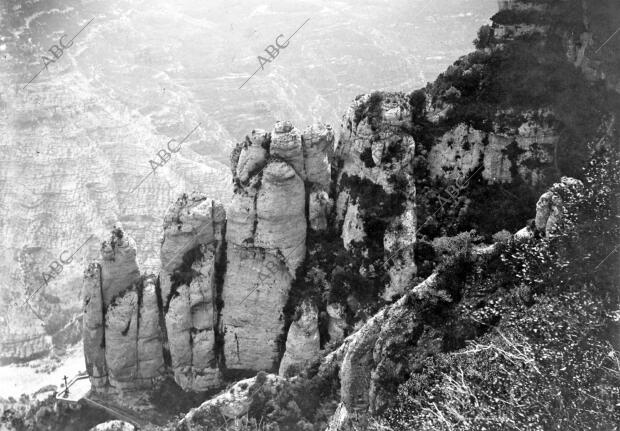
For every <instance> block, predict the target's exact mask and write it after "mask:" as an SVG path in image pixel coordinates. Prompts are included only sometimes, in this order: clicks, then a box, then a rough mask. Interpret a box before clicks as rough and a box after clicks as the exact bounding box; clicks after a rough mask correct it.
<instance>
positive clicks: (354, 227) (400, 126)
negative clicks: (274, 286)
mask: <svg viewBox="0 0 620 431" xmlns="http://www.w3.org/2000/svg"><path fill="white" fill-rule="evenodd" d="M411 118H412V115H411V108H410V105H409V102H408V99H407V98H406V97H405V96H404V95H403V94H401V93H386V92H376V93H373V94H367V95H363V96H359V97H358V98H357V99H356V100H355V102H354V103H353V104H352V105H351V106H350V107H349V109H348V110H347V112H346V113H345V115H344V117H343V121H342V124H343V125H342V131H341V134H340V140H339V142H338V145H337V146H336V149H335V152H334V161H333V162H332V167H333V168H335V169H336V172H337V185H336V196H335V197H334V198H335V202H336V208H335V215H336V220H337V221H340V220H343V225H342V233H341V236H342V241H343V245H344V247H345V248H346V249H350V248H351V245H352V244H353V243H354V242H361V241H363V242H364V246H370V247H373V248H375V249H377V248H379V249H382V250H383V257H384V258H383V261H380V262H376V263H377V265H375V268H374V269H371V268H361V272H369V271H370V272H374V270H376V269H377V268H376V267H381V268H382V270H385V271H386V272H388V273H389V275H390V284H389V285H388V286H387V288H386V291H385V292H384V297H385V298H386V299H390V298H391V297H392V296H393V295H398V294H402V293H403V289H404V286H406V285H407V283H409V281H410V280H411V279H412V278H413V277H414V276H415V273H416V268H415V263H414V259H413V250H414V245H415V231H416V217H415V182H414V177H413V163H412V162H413V158H414V153H415V142H414V141H413V138H412V137H411V135H410V134H409V133H406V132H405V130H407V129H409V128H410V127H412V120H411ZM366 218H369V219H370V218H371V219H377V218H380V219H381V220H384V221H386V222H387V227H386V228H385V229H384V230H383V232H381V233H378V232H377V231H376V230H375V231H373V232H370V231H369V227H368V226H364V220H365V219H366ZM371 234H372V235H371ZM369 237H373V240H372V241H371V242H372V244H371V243H369V242H368V241H369V240H368V238H369ZM379 237H381V238H380V239H379Z"/></svg>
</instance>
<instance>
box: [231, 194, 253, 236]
mask: <svg viewBox="0 0 620 431" xmlns="http://www.w3.org/2000/svg"><path fill="white" fill-rule="evenodd" d="M256 195H257V190H256V188H254V187H248V188H247V189H242V190H240V191H239V193H235V194H234V195H233V198H232V202H231V204H230V207H229V208H228V213H227V219H226V240H227V241H230V242H233V243H234V244H253V243H254V232H255V230H256Z"/></svg>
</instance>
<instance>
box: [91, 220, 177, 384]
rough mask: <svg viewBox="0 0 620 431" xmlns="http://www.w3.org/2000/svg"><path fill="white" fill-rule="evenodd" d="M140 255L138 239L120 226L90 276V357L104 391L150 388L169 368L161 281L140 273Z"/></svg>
mask: <svg viewBox="0 0 620 431" xmlns="http://www.w3.org/2000/svg"><path fill="white" fill-rule="evenodd" d="M135 255H136V250H135V243H134V241H133V239H132V238H131V237H129V236H128V235H127V234H126V233H125V232H124V231H123V230H122V228H121V227H120V225H119V224H117V225H115V228H114V230H113V231H112V237H111V239H110V240H109V241H106V242H104V243H103V245H102V248H101V259H100V260H99V262H94V263H92V264H91V265H90V266H89V267H88V268H87V270H86V271H85V273H84V281H83V284H82V298H83V319H82V325H83V328H82V334H83V342H84V357H85V361H86V369H87V372H88V374H89V376H90V380H91V383H92V385H93V387H94V388H95V389H98V390H103V389H104V388H107V387H108V385H109V386H111V387H112V388H115V389H120V390H122V389H135V388H149V387H151V386H152V385H153V384H154V383H155V382H156V381H157V380H158V379H159V378H160V377H161V375H162V373H163V371H164V369H165V365H164V360H163V351H162V341H163V335H162V332H161V327H160V310H159V306H158V299H157V288H156V281H155V279H154V278H153V277H147V278H144V279H143V278H141V277H140V276H139V274H137V273H136V272H137V266H136V265H135ZM115 271H117V272H115ZM128 283H129V284H128Z"/></svg>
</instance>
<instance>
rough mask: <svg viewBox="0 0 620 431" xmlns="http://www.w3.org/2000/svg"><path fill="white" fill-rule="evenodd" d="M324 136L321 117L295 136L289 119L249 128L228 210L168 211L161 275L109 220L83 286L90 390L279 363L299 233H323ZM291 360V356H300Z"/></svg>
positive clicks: (204, 386)
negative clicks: (144, 265) (140, 264)
mask: <svg viewBox="0 0 620 431" xmlns="http://www.w3.org/2000/svg"><path fill="white" fill-rule="evenodd" d="M333 139H334V136H333V133H332V131H331V128H330V127H329V126H324V125H321V124H316V125H313V126H311V127H308V128H307V129H306V130H305V131H304V132H303V133H302V132H301V131H299V130H298V129H296V128H294V127H293V125H292V124H291V123H289V122H281V123H277V124H276V125H275V127H274V129H273V131H271V132H269V133H268V132H264V131H260V130H255V131H253V132H252V134H251V136H249V137H248V138H247V139H246V141H245V142H244V143H242V144H239V145H238V146H237V148H236V149H235V151H233V159H232V163H231V164H232V167H233V174H234V182H235V194H234V197H233V201H232V204H231V207H230V208H229V210H228V217H227V215H226V211H225V210H224V208H223V206H222V205H221V204H220V203H217V202H215V201H213V200H212V199H209V198H207V197H206V196H204V195H202V194H199V193H193V194H191V195H185V194H184V195H182V196H181V197H180V198H179V199H178V200H177V201H176V202H175V203H173V204H172V205H171V206H170V208H169V209H168V211H167V213H166V215H165V217H164V226H163V228H164V232H163V239H162V244H161V253H160V258H161V272H160V274H159V277H154V276H152V277H150V276H149V277H145V276H140V274H139V271H138V268H137V265H136V262H135V256H136V250H135V243H134V242H133V240H132V239H131V238H130V237H128V236H127V235H126V234H125V233H124V232H123V230H122V227H120V225H119V226H116V227H115V230H114V231H113V236H112V239H111V240H110V241H108V242H105V243H104V244H103V245H102V253H101V255H102V256H101V260H100V261H99V262H98V263H93V264H92V265H90V267H89V268H88V270H87V271H86V273H85V278H84V285H83V297H84V315H85V317H84V345H85V356H86V362H87V367H88V372H89V374H90V376H91V379H92V381H93V385H94V386H95V387H97V388H103V387H106V386H111V387H114V388H118V389H127V388H136V387H145V386H149V385H151V384H152V383H153V382H155V381H156V380H157V378H158V377H159V376H161V375H162V374H163V373H164V372H165V371H166V370H170V371H171V372H172V375H173V376H174V379H175V381H176V382H177V384H178V385H179V386H180V387H181V388H183V389H185V390H189V391H204V390H208V389H212V388H215V387H218V386H219V385H220V384H221V381H222V380H221V378H222V371H224V370H226V369H227V370H241V371H243V370H253V371H258V370H275V369H277V367H278V361H279V357H280V346H279V344H278V342H279V339H280V338H281V337H282V336H285V335H286V334H285V318H284V307H285V305H286V303H287V301H288V299H289V295H288V294H289V291H290V289H291V286H292V283H293V281H294V279H295V277H296V271H297V269H298V268H299V267H300V265H302V263H303V261H304V258H305V255H306V231H307V228H308V227H310V228H311V229H313V230H315V231H322V230H325V229H326V228H327V223H328V217H329V215H330V214H329V213H330V210H331V207H332V204H331V200H330V198H329V195H328V187H329V179H330V164H329V158H330V152H331V150H332V148H333ZM306 168H307V169H306ZM314 311H315V312H314V314H313V315H312V316H313V317H304V318H303V321H304V322H306V320H309V322H310V323H309V324H310V326H312V327H311V328H310V327H308V328H305V329H304V330H305V331H310V332H311V333H312V334H313V335H312V339H313V343H312V345H313V349H312V351H311V352H310V353H309V354H311V355H312V356H316V354H318V350H319V335H318V314H317V313H318V311H317V310H316V309H315V310H314ZM298 324H299V323H298ZM306 326H308V325H306ZM293 332H294V333H296V332H295V331H293ZM293 338H294V339H296V338H297V336H295V337H293ZM292 343H293V344H292V345H295V342H294V341H292ZM291 349H292V350H294V349H293V348H291ZM291 355H293V356H292V359H291V360H292V361H293V362H295V363H297V362H299V361H300V360H301V359H300V358H298V357H297V356H299V355H302V356H303V355H305V356H308V353H302V352H298V353H295V354H293V352H291ZM289 356H290V355H289ZM166 358H168V359H166ZM302 359H303V358H302ZM304 360H305V359H304ZM302 362H303V361H302Z"/></svg>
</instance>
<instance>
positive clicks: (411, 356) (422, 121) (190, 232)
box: [84, 2, 620, 431]
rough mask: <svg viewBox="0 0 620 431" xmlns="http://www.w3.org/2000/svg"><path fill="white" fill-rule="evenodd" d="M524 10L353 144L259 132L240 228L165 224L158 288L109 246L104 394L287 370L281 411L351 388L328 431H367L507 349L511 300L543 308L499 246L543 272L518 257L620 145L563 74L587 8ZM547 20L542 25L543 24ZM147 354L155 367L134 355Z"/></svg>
mask: <svg viewBox="0 0 620 431" xmlns="http://www.w3.org/2000/svg"><path fill="white" fill-rule="evenodd" d="M517 3H519V4H522V6H517V7H515V8H508V9H505V10H508V12H509V13H507V12H503V15H502V14H500V15H498V16H496V17H494V22H495V24H494V26H493V28H492V30H493V31H491V30H489V29H487V32H489V33H485V32H484V31H481V33H480V34H479V40H478V41H477V42H476V44H477V47H478V50H477V51H475V52H474V53H472V54H469V55H467V56H464V57H462V58H461V59H459V60H458V61H457V62H455V63H454V65H453V66H450V67H449V68H448V70H447V71H446V72H444V73H443V74H441V75H440V76H439V77H438V79H437V80H436V81H435V82H433V83H430V84H428V85H427V86H426V87H425V88H423V89H419V90H416V91H413V92H411V93H408V94H404V93H393V92H384V91H376V92H372V93H370V94H366V95H361V96H359V97H358V98H356V99H355V100H354V101H353V103H352V104H351V106H350V107H349V108H348V109H347V111H346V112H345V114H344V116H343V119H342V124H341V128H340V133H339V136H338V137H337V139H336V137H335V135H334V133H333V131H332V129H331V127H329V126H325V125H321V124H317V125H313V126H311V127H308V128H307V129H305V130H303V131H301V130H299V129H297V128H296V127H294V126H293V124H291V123H290V122H286V121H284V122H278V123H276V124H275V126H274V128H273V130H271V131H265V130H254V131H252V133H251V134H250V135H249V136H247V137H246V139H245V140H244V142H242V143H239V144H237V146H236V148H235V149H234V150H233V152H232V156H231V168H232V173H233V185H232V186H233V190H234V195H233V198H232V202H231V204H230V206H229V207H228V208H227V209H226V211H224V208H223V206H222V205H220V204H218V203H217V202H215V201H212V200H210V199H208V198H207V196H205V195H202V194H196V195H192V196H190V197H187V196H183V197H182V198H180V199H179V201H177V203H176V204H175V205H174V206H173V207H172V208H171V209H170V210H169V212H168V213H167V215H166V218H165V220H164V238H163V242H162V248H161V264H162V271H161V273H160V274H159V277H158V279H154V278H145V277H142V276H139V274H137V273H136V271H135V266H134V264H133V263H132V260H131V259H132V257H131V256H132V253H131V250H132V245H131V244H132V243H131V241H130V240H128V239H126V238H125V237H124V236H122V238H124V239H122V241H120V243H119V242H118V241H116V242H115V243H114V244H112V243H111V244H104V247H103V259H104V260H103V262H102V263H101V264H100V265H99V266H94V267H91V269H90V270H89V271H90V272H89V273H87V277H86V279H85V284H84V285H85V291H87V292H91V293H90V294H88V293H87V294H86V298H92V299H89V300H88V301H86V300H85V310H86V311H85V312H86V313H87V314H86V316H85V317H86V318H85V320H84V322H85V323H84V325H85V345H88V346H89V347H88V353H87V364H89V373H90V374H91V376H92V377H93V381H94V382H97V384H98V385H102V384H105V383H106V382H107V383H109V384H110V385H111V386H113V387H121V388H122V387H125V385H133V386H139V382H141V381H142V380H139V379H137V378H135V377H133V376H137V375H138V374H139V372H140V366H141V364H145V365H144V367H145V368H146V369H147V370H148V369H150V370H151V371H154V374H153V373H151V374H149V375H148V376H147V377H145V378H151V379H153V378H154V377H155V378H157V376H158V375H161V374H162V373H163V370H162V368H163V369H167V370H171V371H172V373H173V375H174V379H175V381H176V382H177V384H178V385H179V386H181V387H182V388H183V389H185V390H191V391H203V390H206V389H213V388H216V387H219V386H221V385H222V383H223V382H225V381H227V380H231V379H234V378H236V377H238V376H240V375H245V374H248V375H250V374H254V373H255V372H256V371H259V370H267V371H276V370H277V371H278V373H279V376H275V375H270V376H269V377H268V378H267V380H266V381H267V382H268V383H269V385H267V386H268V387H269V388H270V389H268V390H267V391H268V392H270V393H271V395H273V396H274V397H275V398H278V396H279V394H280V392H287V391H288V389H286V390H284V389H282V387H283V386H284V385H288V384H296V383H295V382H300V381H301V382H304V380H303V379H305V378H308V376H309V375H311V374H313V375H314V377H311V378H317V379H318V382H317V381H316V380H312V383H311V384H309V385H308V386H307V387H304V388H310V389H312V390H313V391H314V390H316V389H317V387H319V388H320V389H321V390H322V389H325V388H324V387H323V386H322V385H326V386H329V385H327V384H326V383H325V382H331V384H333V385H335V386H337V390H336V391H335V392H336V393H337V395H333V391H332V392H329V391H326V392H329V397H328V399H329V400H330V401H333V400H336V401H337V404H338V406H337V409H336V411H335V413H334V415H333V417H332V418H331V420H330V424H329V429H330V430H334V431H335V430H346V429H355V428H356V427H358V428H360V427H361V428H362V429H365V428H366V427H368V425H369V422H368V421H369V420H370V419H371V418H372V417H373V416H377V415H380V414H382V412H385V411H386V410H388V409H389V408H390V407H391V406H392V405H393V401H394V393H395V392H396V390H397V388H398V387H399V385H401V384H402V383H403V382H404V381H406V380H408V379H409V378H411V377H412V376H415V375H417V374H416V373H419V372H421V370H422V369H424V367H425V366H426V363H425V361H426V360H427V358H429V357H431V358H433V357H436V356H438V355H440V354H442V353H446V352H448V353H449V352H453V351H455V350H458V349H462V348H463V347H464V346H465V345H466V343H467V342H469V341H471V340H474V339H477V338H478V337H480V336H482V335H484V334H486V333H488V332H489V331H491V329H492V328H494V327H495V325H496V324H497V322H498V321H500V320H501V318H502V316H501V313H498V312H497V310H496V309H495V308H494V305H493V304H494V301H497V298H500V299H502V301H516V302H518V303H519V304H521V303H523V304H526V305H529V304H531V303H532V302H533V301H534V299H533V298H534V295H535V293H536V292H537V291H535V290H534V288H532V289H529V288H525V287H523V286H525V285H526V283H524V282H522V280H521V278H518V277H522V274H521V272H518V271H516V270H515V268H514V267H511V266H510V263H507V262H508V261H509V258H508V257H506V253H504V251H506V250H508V249H507V248H502V247H503V246H502V245H501V244H502V243H503V242H502V241H504V240H501V238H504V237H506V238H508V239H505V241H504V242H506V243H510V246H509V247H513V248H514V249H510V250H512V251H515V253H517V252H518V253H522V254H527V253H526V252H525V251H524V250H523V249H521V248H519V247H522V246H521V245H519V244H525V243H527V241H538V240H541V238H542V239H544V240H545V241H547V240H549V239H550V238H553V237H554V236H556V235H557V234H558V232H561V231H562V229H563V227H564V225H563V223H564V221H565V219H566V215H567V214H568V211H567V209H566V208H565V203H566V200H567V199H566V197H567V196H568V195H571V194H572V193H577V192H575V190H577V189H580V188H582V186H583V185H582V184H581V183H580V182H579V180H578V179H571V178H568V177H563V175H564V174H571V173H579V175H581V172H582V171H581V169H582V168H583V165H584V164H585V161H586V160H587V157H588V150H587V147H588V146H587V145H585V142H591V143H593V145H591V146H590V147H592V146H594V147H600V148H599V149H601V148H603V147H604V146H605V144H601V142H603V141H607V140H609V139H611V138H617V137H618V132H617V130H616V129H615V128H614V124H615V118H616V117H617V116H618V115H620V110H619V109H618V107H620V103H618V95H617V94H616V93H614V92H613V91H609V88H608V87H609V86H608V83H605V82H601V81H600V79H599V80H593V79H591V77H584V76H583V70H582V69H580V68H579V67H575V66H576V65H575V63H574V62H573V61H572V59H571V58H570V56H568V57H567V55H566V51H565V49H566V47H567V43H568V42H567V39H566V38H565V36H566V34H567V32H569V30H570V29H572V28H573V26H575V25H577V24H576V22H580V19H582V18H583V16H582V15H580V17H579V19H578V20H577V21H575V18H574V17H572V16H571V17H569V19H568V21H567V22H562V23H554V22H551V21H553V20H552V19H550V17H557V16H558V14H559V13H565V12H567V11H566V10H565V7H569V6H570V5H561V6H560V8H559V11H558V10H556V8H555V7H552V8H547V7H546V6H541V7H539V6H532V8H529V7H528V6H527V5H525V6H523V4H524V2H517ZM567 3H570V2H567ZM532 11H535V12H539V13H542V14H545V19H544V20H545V22H543V23H539V22H534V23H532V22H529V21H528V20H530V21H531V20H534V21H535V20H536V19H535V18H533V15H531V13H530V12H532ZM511 14H513V15H511ZM528 14H529V15H528ZM546 14H549V15H546ZM509 18H510V19H509ZM510 20H513V21H514V20H524V21H523V22H524V23H526V24H528V23H529V24H531V26H520V25H515V26H514V27H509V26H510V25H512V24H510ZM513 24H514V23H513ZM579 25H581V24H579ZM483 36H484V37H483ZM577 66H578V65H577ZM550 88H551V89H553V90H554V91H549V89H550ZM575 101H578V102H579V103H578V106H579V108H580V109H578V110H577V109H575V104H574V102H575ZM597 141H598V143H597V144H594V143H595V142H597ZM334 143H335V144H334ZM603 149H604V148H603ZM554 182H558V183H557V184H556V185H553V184H554ZM567 190H568V191H570V193H569V192H567ZM528 219H531V222H529V223H528ZM526 223H527V224H528V225H527V226H526V228H523V229H521V230H519V229H520V228H522V226H523V225H524V224H526ZM501 229H504V230H505V231H504V230H502V231H500V230H501ZM515 231H517V233H516V234H515V235H514V236H513V235H512V232H515ZM507 247H508V246H507ZM116 249H118V254H119V259H120V260H119V261H118V262H116V261H110V256H114V255H115V254H116V253H117V252H116ZM502 250H503V251H502ZM554 253H556V254H555V255H554V256H556V257H557V255H558V254H559V252H557V250H556V251H554ZM134 255H135V253H134ZM528 265H529V266H528V267H527V269H528V270H529V269H531V264H530V263H528ZM498 268H500V269H498ZM520 269H521V268H520ZM110 271H112V272H110ZM485 271H486V272H485ZM106 274H107V275H106ZM489 274H491V276H489ZM498 274H499V275H498ZM507 274H509V275H510V276H511V277H513V278H514V279H517V280H518V281H519V282H520V283H521V284H519V285H518V286H516V287H515V286H512V284H511V283H513V281H511V280H507V279H506V278H507V277H508V276H507ZM494 277H495V278H494ZM532 278H535V276H533V277H532ZM147 280H148V285H149V286H152V287H150V289H152V290H154V291H155V297H156V299H157V300H156V301H153V300H150V301H149V302H148V304H150V305H146V304H147V302H145V299H144V298H145V293H144V292H145V289H146V285H147ZM527 281H531V280H529V279H528V280H527ZM533 282H534V283H538V281H536V280H534V281H533ZM509 285H510V286H512V287H510V289H513V288H514V289H513V290H514V291H515V292H510V294H507V293H506V292H505V290H509V288H508V287H506V286H509ZM88 286H92V287H88ZM537 288H540V286H538V287H537ZM540 289H542V288H540ZM88 295H90V296H88ZM91 302H92V304H91ZM98 304H101V307H99V305H98ZM136 304H137V305H136ZM142 304H144V305H142ZM155 305H156V310H155V309H154V308H151V309H150V311H149V310H146V308H148V307H154V306H155ZM136 306H137V307H138V308H139V309H140V310H141V311H140V312H139V313H137V312H135V311H134V307H136ZM89 307H91V308H93V310H94V309H97V310H98V309H99V308H101V309H102V312H101V313H99V314H97V312H94V311H90V308H89ZM140 307H142V308H140ZM502 311H506V309H505V308H504V309H502ZM88 313H91V314H92V316H90V315H89V314H88ZM155 315H158V316H159V317H158V319H157V321H158V325H159V326H156V325H155V317H154V316H155ZM143 316H150V317H148V318H145V319H146V320H147V322H145V323H144V327H145V328H147V329H145V330H144V334H143V335H141V332H140V331H141V328H142V325H141V324H140V322H141V319H143ZM108 332H109V333H108ZM102 339H103V340H105V343H104V344H102V343H101V342H99V343H98V342H97V340H102ZM136 340H145V342H146V341H147V340H148V342H149V343H147V344H148V347H147V346H144V347H143V348H142V350H139V349H137V348H134V349H133V350H132V349H131V347H129V346H130V345H131V344H132V343H134V342H135V341H136ZM158 340H160V342H161V346H162V349H161V359H160V354H159V353H157V352H156V350H157V347H158V346H157V344H156V342H157V341H158ZM138 346H139V343H138ZM127 349H129V350H127ZM121 350H126V351H127V353H126V354H125V355H124V356H122V357H121V355H119V354H118V352H120V351H121ZM326 351H331V353H329V354H327V355H326V356H325V357H324V358H323V359H322V360H321V361H320V366H319V367H318V370H317V368H316V365H317V360H318V359H319V358H320V357H321V355H322V353H327V352H326ZM141 352H143V353H141ZM155 365H161V366H162V367H160V368H158V369H155V370H153V367H154V366H155ZM261 376H262V378H264V375H262V374H261ZM295 376H298V377H295ZM317 376H318V377H317ZM257 378H258V377H257ZM101 379H103V380H101ZM151 381H152V380H151ZM102 382H103V383H102ZM300 384H301V383H300ZM255 385H256V381H255V380H252V381H243V382H240V383H238V384H237V385H235V386H234V387H233V388H232V389H231V390H230V391H228V392H227V393H225V394H222V395H221V396H219V397H217V398H215V399H214V400H212V401H209V402H207V403H206V404H205V405H204V406H203V410H204V411H203V410H198V411H194V412H192V413H191V414H190V415H188V417H187V418H186V419H185V421H184V422H183V423H182V424H181V427H183V426H191V424H192V423H193V422H194V421H202V420H207V417H209V415H210V413H209V412H211V411H212V410H217V411H218V412H219V413H222V412H223V411H224V410H226V409H228V407H230V409H228V410H227V411H228V413H226V414H225V416H227V417H235V416H238V415H240V414H245V413H247V412H248V411H250V405H251V404H252V402H253V401H252V399H251V398H252V397H253V393H251V391H250V389H249V387H250V386H255ZM302 386H303V385H302ZM274 388H275V389H274ZM255 389H256V391H258V389H259V388H255ZM310 389H309V390H310ZM329 389H330V390H332V389H333V388H329ZM293 392H294V391H293ZM287 393H288V392H287ZM313 394H314V395H316V393H315V392H313ZM282 398H285V397H284V396H283V397H282ZM290 410H295V408H293V407H290ZM297 410H300V409H297ZM254 413H256V412H254ZM298 413H299V412H297V413H296V415H297V416H295V417H296V418H297V417H298V416H299V414H298ZM315 413H316V411H314V413H313V414H315ZM316 414H318V413H316ZM306 419H307V417H306Z"/></svg>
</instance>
